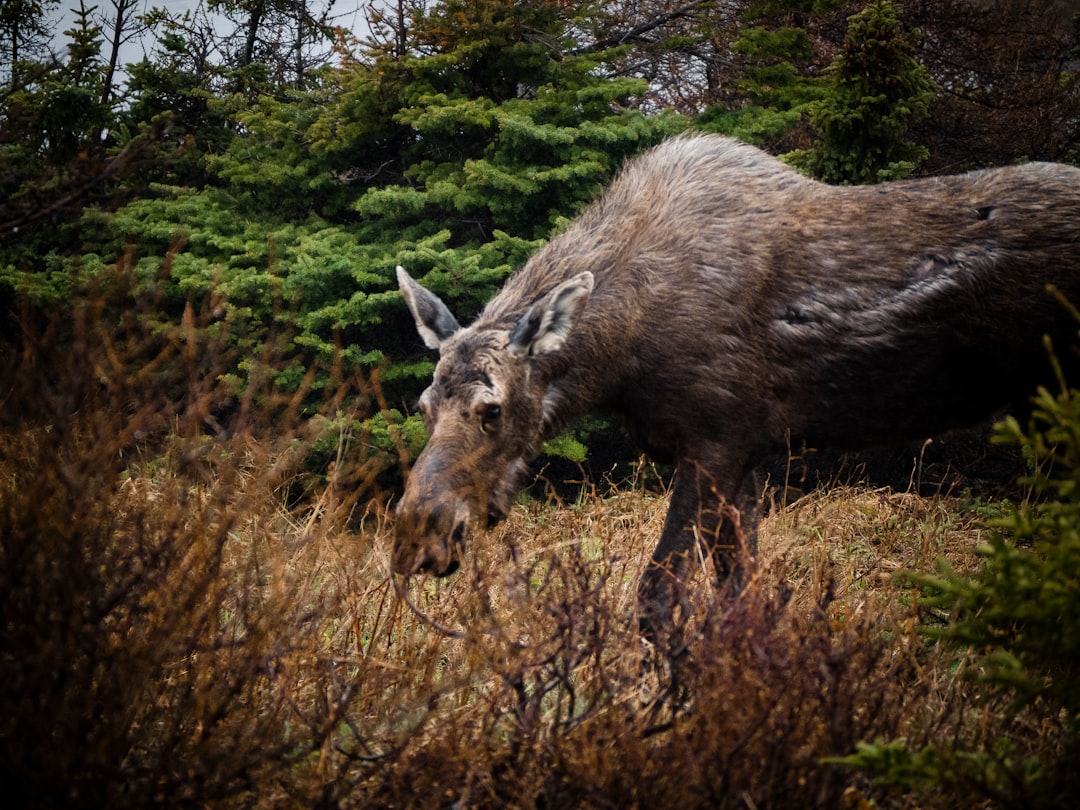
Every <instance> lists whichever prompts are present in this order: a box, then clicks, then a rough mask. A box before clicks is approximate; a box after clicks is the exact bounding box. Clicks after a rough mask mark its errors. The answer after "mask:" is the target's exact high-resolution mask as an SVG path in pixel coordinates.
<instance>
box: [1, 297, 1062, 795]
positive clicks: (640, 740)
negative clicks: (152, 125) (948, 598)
mask: <svg viewBox="0 0 1080 810" xmlns="http://www.w3.org/2000/svg"><path fill="white" fill-rule="evenodd" d="M120 286H121V288H119V289H113V290H106V291H105V292H104V293H102V295H101V296H100V301H99V303H97V304H89V303H86V304H82V305H78V306H76V307H75V308H74V311H73V312H70V313H65V314H63V315H62V316H54V317H48V316H47V315H43V314H41V313H37V312H30V311H24V312H23V314H22V316H21V320H20V329H19V333H18V334H17V335H8V336H7V337H6V339H5V342H4V345H3V349H2V354H0V361H2V369H0V370H2V378H0V379H2V380H3V390H2V392H0V606H2V607H0V610H2V622H3V635H4V644H3V650H2V652H0V695H2V698H0V703H2V705H0V775H2V779H3V782H4V795H5V796H7V797H10V800H11V802H12V803H10V804H8V805H7V806H11V807H13V806H36V807H51V806H65V807H80V806H93V807H103V806H109V807H126V806H131V807H144V806H147V805H150V804H170V805H200V806H223V807H225V806H237V807H247V806H250V807H296V806H302V807H312V806H339V807H354V806H355V807H456V808H465V807H570V806H574V807H635V806H636V807H671V806H682V807H732V808H735V807H738V808H765V807H795V806H798V807H815V806H820V807H853V808H867V807H943V808H944V807H960V806H964V807H972V806H980V805H981V804H983V803H984V802H986V799H985V797H984V794H983V793H982V792H980V790H979V786H978V785H972V786H970V787H971V791H970V792H969V793H967V794H966V795H963V796H958V795H957V794H956V793H955V792H938V793H934V792H931V793H929V794H926V795H921V796H918V797H917V798H915V797H910V796H909V795H908V794H907V793H906V792H904V791H891V790H890V788H888V787H887V786H882V785H879V784H876V783H872V782H871V781H870V780H869V779H868V777H866V776H865V775H864V774H862V773H861V772H859V771H857V770H853V769H851V768H847V767H845V766H844V765H843V764H842V763H840V762H837V761H836V760H837V758H841V757H845V756H847V755H849V754H851V753H852V752H853V751H855V750H856V747H857V745H858V744H859V743H860V742H862V741H879V740H885V741H887V740H895V739H899V738H904V739H906V740H907V742H908V744H909V745H911V746H913V747H921V746H925V745H927V744H938V745H963V746H967V747H975V748H978V747H980V746H985V745H987V744H988V741H993V740H994V739H995V738H996V737H997V736H998V735H1000V734H1002V733H1004V732H1005V731H1006V730H1005V729H1003V728H1002V727H1001V726H1002V725H1004V724H1008V725H1009V728H1008V729H1007V731H1008V734H1009V736H1010V737H1011V738H1012V739H1013V740H1019V741H1020V745H1021V746H1022V747H1023V748H1024V750H1026V751H1032V752H1038V751H1040V750H1047V749H1051V748H1053V746H1054V745H1056V742H1055V739H1056V738H1055V737H1054V736H1053V735H1052V734H1050V733H1049V732H1047V730H1046V729H1045V728H1044V727H1042V726H1041V725H1039V724H1038V723H1037V722H1035V721H1034V720H1033V721H1032V722H1031V724H1030V727H1018V723H1019V724H1020V726H1022V725H1023V715H1021V716H1020V719H1019V720H1018V719H1017V716H1015V715H1012V714H1010V713H1005V712H1002V713H997V712H995V710H994V706H993V705H987V704H985V703H977V702H976V701H973V699H972V694H971V691H970V690H971V683H970V681H969V680H966V679H964V678H962V677H960V675H959V674H958V673H959V672H960V671H961V670H962V669H963V667H964V658H963V655H962V654H961V653H958V652H949V651H946V650H944V649H942V648H940V647H939V646H937V645H936V644H934V643H933V642H932V641H930V640H928V639H927V638H926V637H925V636H924V635H922V634H920V633H919V632H918V629H917V625H918V624H919V619H920V613H919V607H918V599H917V597H918V590H917V588H916V586H914V585H912V584H910V582H909V581H907V580H904V579H901V578H897V577H896V576H894V575H895V574H896V573H897V572H899V571H904V570H912V571H930V570H933V569H934V566H935V564H936V561H937V560H938V559H939V558H946V559H947V560H949V561H950V563H951V564H952V566H953V567H954V568H956V569H957V570H961V571H963V570H971V569H973V568H974V567H975V566H976V565H977V558H976V556H975V554H974V550H975V548H976V547H977V546H978V545H980V544H981V543H983V542H985V532H986V530H985V529H984V528H983V520H984V518H985V513H986V512H987V511H988V510H989V511H993V509H994V508H995V507H994V506H993V505H992V504H986V503H984V502H979V501H974V500H971V499H965V498H960V497H953V496H950V495H947V494H942V495H938V496H935V497H920V496H918V495H916V494H913V493H911V492H907V493H905V492H894V491H891V490H887V489H875V488H870V487H867V486H857V485H856V486H848V485H843V486H841V485H837V486H835V487H832V488H829V489H827V490H817V491H814V492H812V493H810V494H808V495H806V496H804V497H802V498H800V499H798V500H797V501H795V502H794V503H792V504H790V505H786V506H776V507H774V508H773V509H772V510H771V511H770V513H769V515H768V516H767V517H766V519H765V520H764V522H763V525H762V529H761V538H760V553H759V555H758V557H757V559H756V561H755V562H754V563H753V565H752V567H751V575H750V576H749V577H748V581H747V584H746V586H745V588H744V590H743V592H742V593H741V594H739V595H738V597H737V598H735V599H727V598H722V597H720V596H718V595H717V593H716V592H715V591H714V590H713V589H712V587H711V585H710V582H711V574H710V572H709V571H708V570H707V567H706V566H705V564H704V563H703V564H702V570H701V571H700V572H699V574H698V575H697V577H696V580H695V585H694V587H693V588H692V597H691V602H692V611H691V613H690V616H689V618H688V619H687V621H686V623H685V626H684V627H682V637H683V640H684V642H685V649H683V650H682V651H681V652H680V654H679V655H677V656H674V657H672V656H668V655H666V654H664V653H663V652H662V651H657V650H655V649H653V648H651V647H650V645H649V644H648V643H647V642H646V641H645V640H643V639H642V637H641V635H640V633H639V631H638V623H637V616H636V612H635V611H636V607H635V589H636V583H637V580H638V577H639V575H640V573H641V571H642V569H643V567H644V564H645V562H646V561H647V559H648V557H649V554H650V553H651V551H652V548H653V547H654V545H655V543H656V540H657V539H658V537H659V534H660V530H661V525H662V522H663V515H664V511H665V506H666V498H665V496H664V494H663V493H662V492H656V491H653V490H652V489H650V488H647V487H644V486H641V485H640V484H639V485H634V484H633V483H631V484H630V485H625V486H623V487H622V488H618V489H609V488H607V487H600V486H596V487H593V486H585V485H583V487H582V490H581V494H580V497H578V498H577V499H575V500H574V501H572V502H564V501H551V502H547V503H540V502H538V501H535V500H525V499H523V500H522V501H521V502H520V503H519V504H518V505H517V506H516V507H515V508H514V510H513V511H512V514H511V515H510V517H509V519H508V521H507V522H506V523H505V524H503V525H502V526H500V527H498V528H497V529H495V530H493V531H492V532H491V533H490V534H489V535H488V536H487V537H485V538H483V539H481V540H478V541H477V543H476V544H475V547H473V548H471V549H469V550H468V556H467V562H466V564H465V565H464V566H463V570H462V571H461V572H459V573H458V574H457V575H456V576H455V577H453V578H450V579H447V580H441V581H435V580H430V579H427V580H416V581H409V582H402V581H395V580H394V579H393V578H392V577H391V575H390V566H389V552H390V544H391V520H390V517H389V516H388V513H387V511H386V507H385V505H384V504H385V496H384V494H382V493H379V492H378V491H377V490H378V484H377V481H378V477H377V471H378V470H379V469H381V468H380V467H379V465H378V464H377V463H375V462H369V461H368V460H367V459H366V458H365V449H364V447H365V437H364V436H362V435H351V434H349V433H348V431H342V430H341V428H340V427H335V426H339V425H340V424H342V422H341V421H340V420H335V416H337V415H339V414H340V413H341V412H342V411H347V410H348V409H349V408H350V407H352V405H351V403H353V402H356V401H365V397H366V396H367V395H368V394H370V388H369V386H370V381H350V380H347V379H345V377H344V375H342V374H340V373H339V372H336V371H334V369H333V368H329V370H328V373H329V377H330V378H331V379H332V380H333V382H334V384H333V385H331V386H327V388H326V390H325V391H324V392H323V399H322V403H323V405H322V409H321V412H315V411H312V410H311V409H310V408H308V409H306V410H305V407H306V406H304V405H302V403H303V402H304V401H305V400H304V397H302V396H299V395H297V394H296V392H295V391H292V392H285V391H279V390H277V389H276V388H275V385H274V382H273V379H274V378H273V375H272V374H269V373H267V374H261V375H260V374H252V375H251V379H252V382H250V383H249V387H248V388H247V389H245V390H244V391H239V392H238V391H235V390H232V389H230V388H229V386H228V384H227V383H228V380H227V377H225V376H223V375H221V374H219V372H218V369H219V368H225V367H227V366H228V362H226V361H227V359H228V358H226V357H225V355H226V354H227V351H228V350H227V349H225V348H224V347H226V346H227V345H228V341H227V340H226V339H225V337H224V333H225V331H227V329H228V324H227V322H221V321H220V320H216V316H215V315H214V312H215V311H216V309H215V307H214V306H213V305H212V302H210V303H208V304H207V305H206V306H204V307H202V308H201V309H197V308H193V307H191V306H188V307H187V308H186V309H185V311H184V312H183V313H182V316H181V317H180V318H179V319H178V321H177V322H176V323H175V324H173V325H172V326H170V325H168V324H167V323H166V322H164V321H160V320H158V319H156V318H154V317H152V316H151V313H152V312H154V311H157V309H156V307H157V306H158V303H159V302H153V301H137V303H136V304H135V305H131V304H130V300H129V299H130V296H131V293H130V291H125V290H124V289H122V285H120ZM117 301H120V302H124V301H127V302H128V303H127V305H126V306H125V307H121V308H120V309H121V310H122V311H123V312H125V313H126V314H125V315H124V316H123V317H120V318H115V317H111V316H109V317H107V315H108V314H109V313H110V312H115V310H112V309H110V307H112V306H114V305H115V304H116V302H117ZM110 302H111V303H110ZM275 351H277V350H276V349H275V348H274V344H273V341H268V342H267V345H266V347H264V350H263V353H262V354H261V355H260V358H261V361H263V362H265V363H266V364H267V367H268V368H272V367H273V364H274V363H275V362H277V359H276V357H275V354H274V353H275ZM323 371H327V369H323ZM312 379H314V375H312ZM260 381H261V382H260ZM334 431H339V432H338V433H337V434H334ZM328 434H329V435H330V437H331V438H333V436H334V435H337V442H336V447H337V448H338V451H339V452H338V453H337V455H336V456H334V457H333V458H332V459H331V460H330V461H329V462H327V463H325V464H324V465H323V466H322V467H320V468H318V469H313V468H312V466H311V458H310V450H311V448H312V447H313V446H314V445H315V444H317V443H321V444H323V445H325V444H326V442H327V435H328ZM921 619H922V620H923V621H926V620H927V619H929V620H930V621H934V616H933V615H929V616H927V615H926V614H925V613H924V614H923V615H922V616H921ZM945 619H946V617H945V616H944V615H943V616H942V617H941V621H945Z"/></svg>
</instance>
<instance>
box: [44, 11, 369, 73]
mask: <svg viewBox="0 0 1080 810" xmlns="http://www.w3.org/2000/svg"><path fill="white" fill-rule="evenodd" d="M85 5H86V7H87V8H94V7H95V6H96V7H97V11H96V12H93V15H92V16H93V17H94V19H95V21H97V22H98V23H102V18H108V19H111V18H112V14H113V6H112V3H111V2H110V0H85ZM202 5H203V0H141V2H139V4H138V7H137V13H140V14H141V13H143V12H144V11H145V10H146V9H149V8H153V7H155V6H156V7H158V8H166V9H168V10H169V12H171V13H173V14H175V15H177V16H179V15H181V14H183V13H184V12H185V11H190V12H192V13H193V14H194V12H195V10H196V9H198V8H199V7H200V6H202ZM366 5H367V2H364V0H338V1H337V2H334V3H333V9H332V11H331V13H332V15H333V19H332V24H334V25H339V26H341V27H342V28H346V29H348V30H350V31H354V32H356V31H363V30H365V29H366V27H367V23H366V17H365V16H364V7H365V6H366ZM310 7H311V8H312V10H313V11H314V12H315V14H316V15H318V14H320V13H321V12H322V10H323V9H324V8H325V7H326V3H325V2H311V3H310ZM78 8H79V3H78V0H63V2H62V3H61V4H60V8H59V9H58V10H57V11H55V12H54V13H53V14H52V15H50V17H53V18H54V19H55V21H56V24H55V27H54V28H53V46H52V50H53V52H54V53H56V54H57V55H59V56H61V58H63V56H64V54H65V52H66V47H67V40H68V38H67V37H65V36H64V33H63V32H64V31H67V30H69V29H70V28H71V27H72V25H73V24H74V22H75V17H76V11H77V9H78ZM214 16H215V15H211V19H213V17H214ZM220 19H222V22H223V24H225V25H227V23H224V19H223V18H220ZM106 28H107V26H106ZM152 48H153V43H152V42H143V41H138V40H133V41H131V42H128V43H127V44H126V45H125V46H124V47H123V48H122V49H121V51H120V64H121V66H122V65H125V64H128V63H132V62H138V61H140V60H141V59H142V58H143V53H144V51H150V50H152Z"/></svg>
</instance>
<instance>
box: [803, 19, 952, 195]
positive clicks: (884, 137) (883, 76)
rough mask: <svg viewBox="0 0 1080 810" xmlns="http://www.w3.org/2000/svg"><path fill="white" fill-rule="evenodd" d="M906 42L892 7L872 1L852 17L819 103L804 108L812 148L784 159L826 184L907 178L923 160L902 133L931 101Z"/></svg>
mask: <svg viewBox="0 0 1080 810" xmlns="http://www.w3.org/2000/svg"><path fill="white" fill-rule="evenodd" d="M912 41H913V35H912V34H908V33H905V32H904V31H903V29H902V27H901V24H900V15H899V10H898V8H897V5H896V4H895V3H893V2H891V0H875V2H873V3H871V4H870V5H869V6H867V7H866V8H865V9H864V10H863V11H861V12H859V13H858V14H856V15H854V16H853V17H851V18H850V20H849V26H848V31H847V36H846V37H845V39H844V45H843V48H842V49H841V51H840V53H839V54H837V56H836V58H835V60H833V62H832V64H831V65H830V66H829V68H828V70H827V72H826V78H827V86H826V93H825V96H824V97H823V98H822V99H821V100H820V101H817V102H815V103H814V104H812V105H811V107H810V120H811V123H812V124H813V127H814V129H815V130H816V131H817V133H818V137H819V141H818V144H817V145H816V146H815V147H813V148H811V149H809V150H805V151H800V152H795V153H792V154H791V155H789V156H788V159H789V160H790V161H791V162H792V163H793V164H794V165H796V166H798V167H799V168H801V169H802V170H804V171H806V172H808V173H809V174H811V175H813V176H814V177H816V178H818V179H819V180H823V181H825V182H827V183H837V184H860V183H876V182H880V181H884V180H896V179H899V178H902V177H906V176H908V175H909V174H911V172H912V171H913V170H914V169H915V167H916V166H917V165H918V164H919V163H920V162H921V161H922V160H924V159H925V158H926V156H927V154H928V153H927V150H926V148H925V147H923V146H921V145H919V144H917V143H914V142H912V141H911V140H909V139H908V137H907V135H908V127H909V125H910V123H911V122H912V121H913V120H915V119H917V118H919V117H921V116H924V115H926V113H927V110H928V109H929V105H930V102H931V100H932V99H933V96H934V83H933V81H932V80H931V78H930V75H929V73H928V71H927V70H926V68H925V67H923V66H922V65H920V64H919V63H918V62H917V61H916V60H915V57H914V48H913V45H912Z"/></svg>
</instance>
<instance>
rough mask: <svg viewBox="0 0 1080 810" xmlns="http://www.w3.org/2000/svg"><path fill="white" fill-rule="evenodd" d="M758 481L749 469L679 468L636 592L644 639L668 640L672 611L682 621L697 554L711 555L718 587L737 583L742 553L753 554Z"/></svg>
mask: <svg viewBox="0 0 1080 810" xmlns="http://www.w3.org/2000/svg"><path fill="white" fill-rule="evenodd" d="M756 480H757V479H756V476H755V475H754V474H753V473H752V472H751V471H750V469H749V468H739V470H738V472H737V473H735V474H733V475H732V474H729V475H727V476H724V477H720V476H717V475H715V474H711V473H710V472H709V471H708V470H707V469H705V468H703V467H702V466H701V464H700V463H694V462H689V461H687V462H683V463H681V464H680V465H679V468H678V470H677V471H676V473H675V481H674V484H673V486H672V492H671V505H670V507H669V508H668V513H667V517H666V518H665V520H664V530H663V533H662V534H661V536H660V543H659V544H658V545H657V547H656V551H655V552H654V553H653V557H652V560H650V561H649V565H648V567H647V568H646V569H645V573H644V574H643V575H642V579H641V585H640V587H639V590H638V607H639V611H640V625H641V630H642V633H643V634H644V635H646V636H647V637H649V638H651V639H653V640H657V639H658V637H659V636H660V635H663V636H668V635H670V633H671V631H673V630H674V629H675V619H676V615H675V612H676V609H677V608H678V609H681V611H682V615H683V617H684V618H685V616H686V615H687V614H688V611H687V605H686V594H687V591H686V583H687V580H688V578H689V576H690V573H691V570H692V565H693V563H694V560H695V559H696V558H697V557H698V555H699V551H700V552H705V553H707V554H709V555H710V556H711V558H712V560H713V567H714V569H715V571H716V577H717V586H718V587H720V586H723V585H724V584H725V582H727V581H728V580H729V579H730V580H732V581H731V583H730V584H731V585H735V586H737V585H738V584H739V579H740V573H741V572H740V570H739V565H740V561H741V557H742V555H743V551H744V550H746V551H750V552H753V551H754V550H755V549H756V544H757V521H758V512H759V505H758V495H759V493H758V491H757V486H756V484H755V482H756Z"/></svg>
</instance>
